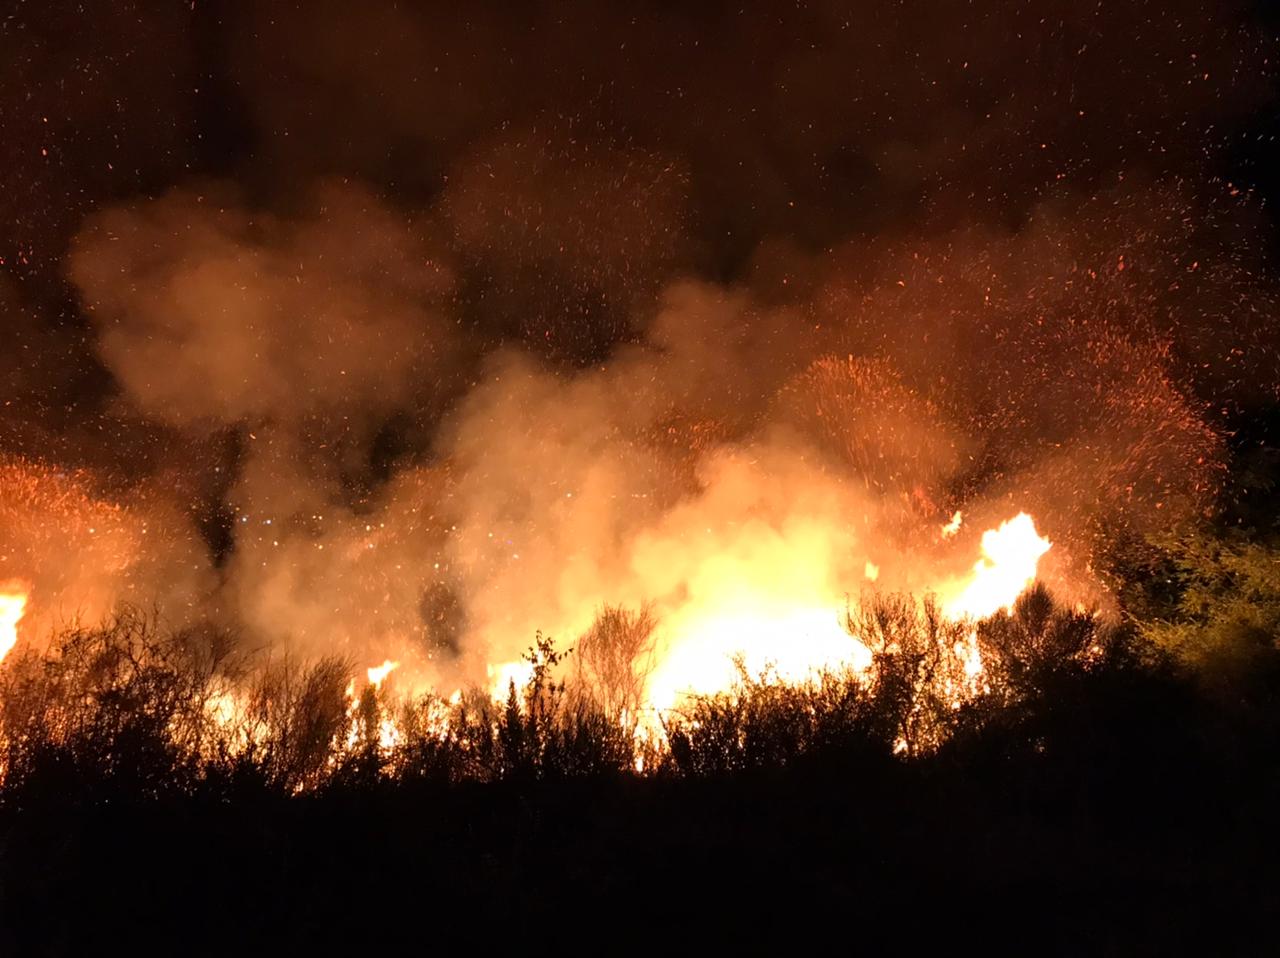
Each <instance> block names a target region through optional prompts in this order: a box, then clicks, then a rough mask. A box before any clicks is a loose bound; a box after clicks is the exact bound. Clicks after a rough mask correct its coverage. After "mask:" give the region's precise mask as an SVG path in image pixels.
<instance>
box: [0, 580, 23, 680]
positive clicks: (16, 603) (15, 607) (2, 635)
mask: <svg viewBox="0 0 1280 958" xmlns="http://www.w3.org/2000/svg"><path fill="white" fill-rule="evenodd" d="M26 612H27V590H26V589H23V588H20V587H17V586H14V585H12V584H11V585H9V586H6V587H3V588H0V662H3V661H4V659H5V656H7V655H8V654H9V652H10V651H11V650H12V649H13V647H14V646H15V645H17V643H18V623H19V622H20V621H21V620H22V617H23V616H24V615H25V614H26Z"/></svg>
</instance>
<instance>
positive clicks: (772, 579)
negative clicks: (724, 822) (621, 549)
mask: <svg viewBox="0 0 1280 958" xmlns="http://www.w3.org/2000/svg"><path fill="white" fill-rule="evenodd" d="M958 517H959V513H957V514H956V517H953V519H952V522H950V523H948V528H950V529H952V530H954V531H958V529H959V526H960V523H959V519H958ZM954 531H953V532H951V533H950V534H947V536H946V537H947V538H950V536H951V535H954ZM796 544H797V543H796V542H792V543H789V544H788V543H777V542H775V543H773V546H774V548H773V549H771V550H762V551H761V552H758V553H754V554H751V555H749V556H747V557H746V559H747V560H749V561H743V562H741V563H739V562H731V561H729V559H728V558H727V557H725V556H720V557H717V558H716V560H715V561H714V562H711V563H708V566H709V568H707V569H705V570H703V572H702V574H701V575H700V576H699V578H698V584H700V585H704V586H705V590H706V594H705V595H698V596H695V597H694V601H693V602H691V603H690V604H689V605H688V606H687V607H686V611H684V612H682V613H680V614H678V615H677V616H675V617H674V620H672V621H669V622H668V628H669V629H670V631H671V633H672V635H673V636H674V637H675V638H674V639H673V642H672V644H671V645H670V646H669V647H668V648H667V649H666V650H665V652H664V654H663V655H662V656H660V658H659V661H658V663H657V666H656V668H655V669H654V670H653V673H652V674H651V675H650V678H649V683H648V694H647V699H648V702H647V704H648V705H649V706H650V707H651V708H654V709H657V710H659V711H662V710H665V709H670V708H671V707H672V706H674V705H675V704H676V703H677V702H678V701H679V699H680V697H681V696H682V695H685V694H689V693H694V694H715V693H718V692H724V691H727V690H728V689H730V688H732V686H733V685H734V683H735V681H736V680H737V679H738V677H739V675H740V671H739V667H741V670H743V671H745V672H746V674H747V675H750V676H759V675H762V674H767V675H768V676H769V677H770V678H776V679H779V680H782V681H786V682H796V681H803V680H804V679H806V678H809V677H812V676H814V675H815V674H818V673H821V672H823V671H853V672H855V673H861V672H865V671H866V670H867V669H868V668H870V666H871V662H872V657H871V653H870V651H869V650H868V649H867V648H866V646H864V645H863V644H862V643H860V642H859V641H857V640H856V639H855V638H854V637H853V636H851V635H850V634H849V631H848V629H847V628H846V627H845V622H844V619H843V615H842V612H843V608H842V602H841V597H840V595H839V593H838V592H837V590H836V588H835V587H834V586H835V584H834V583H833V582H832V581H831V576H830V575H829V572H830V570H829V569H828V568H827V567H826V565H825V564H824V563H823V562H822V561H821V560H820V559H818V558H815V556H816V555H817V552H816V551H815V550H812V549H809V548H805V542H804V537H800V538H799V545H800V548H790V546H794V545H796ZM809 545H812V543H809ZM1049 546H1050V543H1049V540H1048V539H1045V538H1043V537H1042V536H1040V535H1039V533H1037V532H1036V528H1035V523H1034V522H1033V521H1032V519H1031V517H1030V516H1029V515H1027V514H1026V513H1019V514H1018V515H1017V516H1014V517H1013V518H1012V519H1009V520H1007V521H1006V522H1003V523H1001V524H1000V526H999V527H998V528H995V529H990V530H988V531H987V532H985V533H984V534H983V536H982V543H981V549H982V553H981V558H980V559H979V560H978V561H977V563H975V564H974V566H973V568H972V570H971V571H970V573H969V574H968V575H967V576H966V577H964V578H962V579H960V580H958V581H955V582H953V583H948V584H947V585H944V586H942V587H939V588H938V589H937V590H936V591H937V592H938V593H939V595H940V597H941V603H942V608H943V611H944V613H945V614H946V616H947V617H948V618H950V619H952V620H966V619H980V618H984V617H986V616H989V615H992V614H994V613H996V612H998V611H1000V610H1001V609H1009V608H1011V607H1012V606H1013V604H1014V602H1015V601H1017V598H1018V596H1019V595H1021V594H1022V592H1023V591H1024V590H1025V589H1026V588H1027V587H1028V586H1029V585H1031V584H1032V583H1033V582H1034V581H1035V578H1036V568H1037V564H1038V563H1039V560H1040V557H1041V556H1043V555H1044V554H1045V552H1047V551H1048V549H1049ZM868 567H869V568H870V567H871V564H870V563H868ZM876 572H877V574H878V572H879V570H878V569H877V570H876ZM867 578H869V579H874V578H875V576H872V575H871V574H870V572H869V571H868V573H867ZM961 651H962V653H963V655H964V658H965V663H966V665H965V670H966V673H967V674H968V675H969V676H970V677H971V678H972V677H975V676H977V675H978V673H980V672H981V670H982V663H981V658H980V657H979V655H978V652H977V647H976V644H975V645H974V646H973V648H971V649H965V650H961Z"/></svg>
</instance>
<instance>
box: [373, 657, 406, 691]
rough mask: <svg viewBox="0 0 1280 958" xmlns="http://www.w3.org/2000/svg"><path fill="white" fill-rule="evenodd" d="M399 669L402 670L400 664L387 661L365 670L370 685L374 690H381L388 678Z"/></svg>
mask: <svg viewBox="0 0 1280 958" xmlns="http://www.w3.org/2000/svg"><path fill="white" fill-rule="evenodd" d="M398 668H400V663H399V662H393V661H392V660H391V659H387V660H386V661H385V662H383V663H382V664H381V665H373V666H370V667H369V668H367V669H365V676H366V677H367V678H368V679H369V684H370V685H372V686H373V687H374V688H380V687H381V686H382V683H383V681H384V680H385V679H386V677H387V676H388V675H390V674H391V673H392V672H394V671H395V670H396V669H398Z"/></svg>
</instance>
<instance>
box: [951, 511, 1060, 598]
mask: <svg viewBox="0 0 1280 958" xmlns="http://www.w3.org/2000/svg"><path fill="white" fill-rule="evenodd" d="M1050 545H1051V543H1050V542H1049V540H1048V539H1046V538H1044V537H1043V536H1041V535H1040V534H1039V533H1038V532H1036V524H1035V522H1034V521H1033V520H1032V518H1031V516H1029V515H1027V514H1026V513H1025V512H1020V513H1018V514H1017V515H1016V516H1014V517H1013V518H1012V519H1009V520H1007V521H1006V522H1002V523H1000V527H999V528H998V529H988V530H987V531H986V532H984V533H983V534H982V558H981V559H979V560H978V561H977V562H976V563H975V564H974V566H973V571H972V573H971V574H970V576H969V578H968V580H967V581H965V582H962V583H961V584H960V586H959V587H958V589H956V590H955V591H954V592H953V593H952V595H951V596H950V597H948V596H947V595H946V594H945V593H944V595H943V600H944V601H943V607H944V609H945V610H946V612H947V615H948V616H950V617H951V618H953V619H965V618H968V619H982V618H985V617H987V616H989V615H994V614H995V613H997V612H999V611H1000V610H1001V609H1005V610H1008V609H1011V608H1012V607H1013V604H1014V602H1016V601H1017V600H1018V596H1020V595H1022V593H1023V592H1024V591H1025V590H1026V588H1027V586H1029V585H1031V584H1032V583H1033V582H1035V580H1036V567H1037V565H1038V564H1039V562H1040V557H1041V556H1043V555H1044V554H1045V553H1046V552H1048V551H1049V546H1050Z"/></svg>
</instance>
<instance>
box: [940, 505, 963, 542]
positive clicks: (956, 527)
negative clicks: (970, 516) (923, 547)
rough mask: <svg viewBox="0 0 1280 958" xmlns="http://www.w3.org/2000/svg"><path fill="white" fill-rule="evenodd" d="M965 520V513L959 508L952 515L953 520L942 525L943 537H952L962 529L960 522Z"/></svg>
mask: <svg viewBox="0 0 1280 958" xmlns="http://www.w3.org/2000/svg"><path fill="white" fill-rule="evenodd" d="M963 521H964V514H963V513H962V512H961V511H960V510H959V509H957V510H956V511H955V514H954V515H953V516H952V517H951V521H950V522H948V523H947V524H946V525H944V526H943V527H942V538H944V539H950V538H951V537H952V536H954V535H955V534H956V533H957V532H959V531H960V523H961V522H963Z"/></svg>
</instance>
